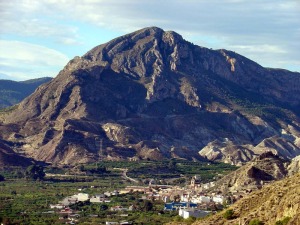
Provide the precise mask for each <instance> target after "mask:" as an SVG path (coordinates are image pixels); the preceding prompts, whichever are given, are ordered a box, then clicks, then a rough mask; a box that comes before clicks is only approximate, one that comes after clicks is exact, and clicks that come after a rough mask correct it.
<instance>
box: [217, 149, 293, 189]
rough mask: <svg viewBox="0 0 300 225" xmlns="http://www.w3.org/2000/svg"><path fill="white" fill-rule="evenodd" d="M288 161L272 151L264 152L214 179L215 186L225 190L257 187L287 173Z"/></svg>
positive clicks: (280, 177)
mask: <svg viewBox="0 0 300 225" xmlns="http://www.w3.org/2000/svg"><path fill="white" fill-rule="evenodd" d="M289 163H290V162H289V161H286V160H283V159H281V158H280V157H278V156H276V155H274V154H273V153H272V152H266V153H263V154H261V155H259V156H257V157H256V158H255V159H253V160H252V161H250V162H248V163H247V164H246V165H244V166H242V167H240V168H239V169H237V170H236V171H234V172H231V173H230V174H228V175H226V176H225V177H223V178H221V179H220V180H218V181H216V186H215V187H216V188H221V189H224V191H226V192H228V191H231V192H232V191H241V190H247V189H257V188H260V187H262V186H263V185H264V184H266V183H269V182H271V181H275V180H280V179H282V178H284V177H285V176H286V175H287V174H288V170H287V165H288V164H289Z"/></svg>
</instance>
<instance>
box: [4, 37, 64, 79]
mask: <svg viewBox="0 0 300 225" xmlns="http://www.w3.org/2000/svg"><path fill="white" fill-rule="evenodd" d="M0 49H1V52H0V73H3V74H7V75H9V76H11V77H14V78H15V79H17V80H25V79H30V78H37V77H44V76H52V77H53V76H56V75H57V73H58V72H59V70H61V69H62V68H63V66H64V65H66V63H67V62H68V61H69V59H68V57H67V56H65V55H64V54H62V53H60V52H58V51H56V50H53V49H50V48H46V47H43V46H40V45H34V44H30V43H25V42H20V41H7V40H0Z"/></svg>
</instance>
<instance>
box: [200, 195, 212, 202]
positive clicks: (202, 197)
mask: <svg viewBox="0 0 300 225" xmlns="http://www.w3.org/2000/svg"><path fill="white" fill-rule="evenodd" d="M199 200H200V203H209V202H211V197H209V196H204V195H201V196H199Z"/></svg>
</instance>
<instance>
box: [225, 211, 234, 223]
mask: <svg viewBox="0 0 300 225" xmlns="http://www.w3.org/2000/svg"><path fill="white" fill-rule="evenodd" d="M233 215H234V212H233V210H232V209H228V210H226V212H225V213H224V214H223V218H225V219H226V220H231V219H233V218H234V216H233Z"/></svg>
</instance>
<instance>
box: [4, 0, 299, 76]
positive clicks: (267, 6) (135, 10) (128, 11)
mask: <svg viewBox="0 0 300 225" xmlns="http://www.w3.org/2000/svg"><path fill="white" fill-rule="evenodd" d="M299 15H300V2H299V1H298V0H272V1H271V0H264V1H262V0H252V1H246V0H223V1H221V2H220V1H217V0H210V1H206V0H185V1H179V0H165V1H158V0H153V1H145V0H124V1H119V0H110V1H105V0H81V1H77V0H30V1H29V0H10V1H1V2H0V23H1V26H2V29H1V31H0V34H1V35H2V36H4V37H6V38H8V37H9V38H14V37H16V38H18V39H22V38H27V39H28V38H31V37H32V38H35V39H40V40H43V41H44V42H45V43H44V45H45V46H47V43H48V44H49V43H50V44H51V43H52V44H53V43H55V46H56V49H57V50H58V49H59V51H61V52H64V51H67V50H64V49H65V48H68V47H66V46H73V49H74V52H73V53H72V54H73V55H77V54H78V52H80V51H79V48H80V47H78V46H79V45H87V44H86V43H88V44H93V45H98V44H101V43H96V42H94V41H95V38H94V36H95V35H98V36H99V40H100V39H101V36H103V35H101V30H105V31H106V32H110V31H111V32H119V33H122V34H125V33H127V32H131V31H134V30H137V29H141V28H143V27H147V26H158V27H162V28H163V29H166V30H174V31H176V32H178V33H180V34H182V35H183V37H184V38H185V39H187V40H189V41H192V42H194V43H195V44H198V45H201V46H205V47H210V48H215V49H219V48H226V49H229V50H233V51H236V52H238V53H240V54H242V55H245V56H246V57H249V58H251V59H253V60H255V61H256V62H258V63H260V64H262V65H263V66H268V67H282V68H286V69H290V70H297V71H300V54H299V53H298V49H300V43H299V41H298V40H299V38H300V16H299ZM87 27H88V28H87ZM89 38H91V40H93V41H91V40H89ZM92 38H94V39H92ZM106 41H108V40H106ZM50 44H49V45H50ZM88 46H89V47H90V45H88ZM48 48H49V46H48ZM68 49H70V48H68ZM87 50H88V49H87ZM68 51H70V50H68ZM76 51H77V52H76ZM69 55H70V53H69Z"/></svg>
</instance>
